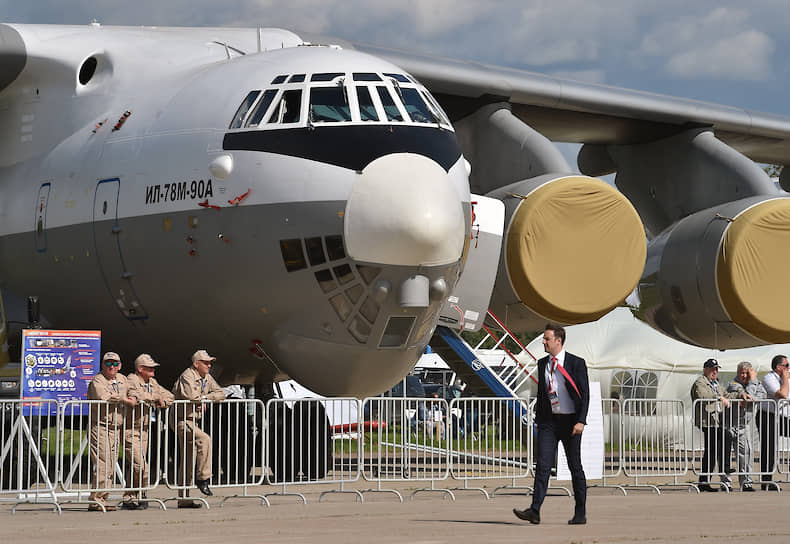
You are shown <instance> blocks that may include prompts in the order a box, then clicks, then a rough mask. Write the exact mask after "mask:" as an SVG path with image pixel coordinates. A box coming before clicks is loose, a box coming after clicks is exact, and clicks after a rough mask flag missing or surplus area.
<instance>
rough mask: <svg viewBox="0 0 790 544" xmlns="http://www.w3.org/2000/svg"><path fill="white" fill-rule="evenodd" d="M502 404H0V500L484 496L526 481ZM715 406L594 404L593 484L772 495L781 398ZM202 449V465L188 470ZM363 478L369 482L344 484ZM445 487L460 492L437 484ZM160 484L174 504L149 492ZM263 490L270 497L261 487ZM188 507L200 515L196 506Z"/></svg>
mask: <svg viewBox="0 0 790 544" xmlns="http://www.w3.org/2000/svg"><path fill="white" fill-rule="evenodd" d="M509 402H521V401H515V400H503V399H501V398H461V399H454V400H452V401H451V402H450V403H448V402H446V401H445V400H443V399H438V398H433V399H425V398H388V397H370V398H366V399H364V400H359V399H354V398H332V399H272V400H270V401H269V402H267V403H266V404H265V405H264V403H263V402H261V401H259V400H253V399H250V400H237V399H228V400H225V401H223V402H200V403H192V402H188V401H176V402H175V403H174V404H173V405H172V406H170V407H169V408H167V409H161V408H159V407H157V406H153V405H148V404H140V405H138V406H136V407H134V408H130V407H128V406H126V405H122V404H113V403H106V402H101V401H69V402H66V403H63V404H61V405H59V406H58V405H57V404H56V403H55V402H54V401H40V402H39V401H37V402H31V401H18V400H13V401H2V402H0V410H2V416H3V418H2V421H1V422H0V438H2V442H0V500H2V501H4V502H9V501H14V502H15V503H16V504H15V507H14V510H16V506H17V505H18V504H22V503H47V504H49V505H52V507H53V508H54V509H56V510H58V511H60V505H61V504H65V503H69V502H75V503H89V504H92V505H96V504H98V505H99V506H102V505H104V504H109V502H108V501H109V499H105V498H104V497H103V495H105V494H113V496H114V497H115V498H118V497H119V496H120V495H121V494H122V495H123V497H124V499H127V500H134V501H135V502H138V503H139V502H145V503H149V502H156V503H157V504H159V505H160V507H161V508H163V509H164V508H165V502H166V501H169V500H175V499H178V498H184V497H185V496H187V495H189V493H190V492H191V491H192V490H194V489H195V487H196V482H197V480H198V479H206V478H210V479H209V481H208V483H209V485H210V487H212V488H215V489H217V488H219V489H223V488H225V492H224V493H223V494H222V495H223V496H224V498H223V500H222V503H224V501H225V500H227V499H229V498H233V497H251V498H256V499H259V500H260V501H261V503H262V504H269V501H268V499H267V497H269V496H272V495H295V496H297V497H299V498H300V499H301V501H303V502H306V499H305V497H304V495H303V494H302V493H298V492H295V491H293V490H294V489H298V487H297V486H300V485H304V484H316V485H322V486H325V490H324V491H323V492H322V493H321V494H320V497H319V500H321V499H323V497H324V496H325V494H327V493H353V494H355V495H356V497H357V499H358V500H359V501H363V500H364V494H365V493H368V492H388V493H394V494H395V495H396V496H397V497H398V498H399V499H400V500H403V497H402V496H401V493H400V491H398V490H397V489H392V487H396V486H394V485H393V484H394V483H396V482H400V483H403V482H414V483H418V485H421V484H424V485H423V486H422V487H420V488H419V489H417V490H416V491H414V492H413V493H412V496H414V495H416V494H417V493H420V492H438V493H443V494H445V496H448V497H450V498H453V499H454V498H455V495H454V493H453V492H454V491H455V492H457V491H465V490H469V491H475V492H480V493H482V494H483V495H484V496H485V497H486V498H488V497H490V494H489V491H488V490H487V489H486V487H487V486H486V485H484V484H483V482H496V483H501V482H502V481H503V480H505V481H507V480H509V481H510V485H505V486H501V487H498V488H496V489H495V490H494V493H496V492H497V491H498V490H499V489H503V488H507V489H526V490H529V489H531V488H530V487H529V486H528V485H526V484H525V480H526V479H527V478H528V477H529V476H530V475H531V474H532V465H533V460H534V459H533V458H534V452H533V449H534V425H533V423H532V420H531V419H530V420H529V421H527V422H526V424H525V422H523V421H521V420H520V419H519V418H517V417H515V416H514V415H513V414H514V413H516V412H518V411H517V410H511V409H510V408H511V407H510V406H509V405H508V403H509ZM723 404H725V403H722V402H721V401H718V400H708V399H700V400H697V401H696V402H694V403H691V402H687V403H684V402H683V401H681V400H677V399H669V400H663V399H627V400H623V401H620V400H617V399H604V400H603V401H602V412H603V420H604V421H603V432H604V439H605V450H604V452H603V453H604V455H603V463H604V464H603V467H602V473H601V485H602V486H606V487H613V488H618V489H620V490H622V492H623V494H625V493H626V491H625V490H626V489H627V488H645V489H650V490H653V491H655V492H658V493H660V488H661V487H665V486H685V487H687V488H688V489H689V491H697V490H699V485H700V483H701V484H703V489H704V490H707V489H706V488H705V487H704V484H705V483H707V482H708V481H711V480H713V479H719V480H721V481H723V482H724V485H722V484H716V487H718V486H722V487H723V488H724V489H726V490H728V491H729V489H730V487H729V485H726V484H727V483H728V482H731V481H732V480H734V479H736V478H737V479H738V483H739V484H741V485H743V484H745V483H748V482H749V480H750V479H751V480H753V481H754V483H753V485H756V484H758V483H763V484H764V485H767V486H770V487H771V488H772V489H775V490H777V491H779V490H781V487H780V485H781V483H782V482H781V481H777V480H780V479H782V478H783V479H784V481H785V482H786V481H788V479H789V478H790V417H788V414H790V403H789V402H787V401H781V402H777V401H775V400H772V399H771V400H754V401H748V400H743V399H732V400H731V401H730V403H729V404H730V405H729V406H724V405H723ZM687 407H690V412H689V411H687V410H685V409H686V408H687ZM777 414H778V416H777ZM204 434H205V435H206V436H203V435H204ZM687 437H690V443H689V442H688V440H687ZM749 439H750V440H749ZM748 446H751V448H750V449H751V451H748ZM206 451H210V453H211V455H210V456H209V457H210V458H211V459H212V464H211V465H210V466H205V465H200V464H199V460H200V459H201V458H202V455H204V454H205V453H204V452H206ZM706 452H708V455H707V456H706ZM710 459H714V460H716V459H718V460H719V462H714V463H711V461H710ZM146 466H147V467H149V469H148V470H145V467H146ZM776 474H778V475H779V477H778V478H777V480H772V481H770V483H769V482H768V481H767V480H768V479H769V478H773V477H774V476H775V475H776ZM689 477H693V480H692V479H690V478H689ZM360 479H364V480H365V481H366V482H370V483H373V484H375V488H372V489H364V490H363V489H361V487H362V486H359V485H357V486H354V487H356V488H359V489H347V486H348V485H349V484H351V483H352V482H356V481H358V480H360ZM449 479H452V480H453V481H454V482H457V483H458V484H459V485H457V486H455V487H453V486H452V485H448V480H449ZM697 479H699V481H694V480H697ZM624 480H625V481H624ZM659 480H660V481H659ZM683 480H685V481H683ZM763 480H766V481H763ZM161 483H164V484H165V486H166V488H167V489H169V490H172V491H173V492H174V493H173V495H174V496H172V497H165V498H161V495H162V492H161V489H162V488H161V487H160V484H161ZM529 483H531V482H529ZM551 483H552V484H556V483H557V482H556V478H555V477H553V478H552V482H551ZM388 484H389V485H388ZM264 486H273V487H275V488H276V487H279V488H280V490H279V491H275V492H269V493H264V492H263V490H265V489H266V488H265V487H264ZM157 488H159V491H158V492H157V493H155V494H154V493H151V492H152V491H153V490H154V489H157ZM555 488H556V487H555ZM743 488H744V489H745V487H743ZM234 490H235V491H237V494H231V493H232V492H233V491H234ZM149 495H151V496H153V495H156V497H160V498H154V497H152V498H149ZM190 498H191V499H192V500H195V499H197V500H201V501H203V502H204V504H205V505H206V506H208V502H207V501H205V499H203V498H202V497H190ZM119 500H120V499H119ZM222 503H221V504H222Z"/></svg>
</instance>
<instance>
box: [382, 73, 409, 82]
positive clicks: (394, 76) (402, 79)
mask: <svg viewBox="0 0 790 544" xmlns="http://www.w3.org/2000/svg"><path fill="white" fill-rule="evenodd" d="M384 75H385V76H387V77H391V78H392V79H394V80H395V81H400V82H401V83H411V81H409V78H407V77H406V76H404V75H403V74H384Z"/></svg>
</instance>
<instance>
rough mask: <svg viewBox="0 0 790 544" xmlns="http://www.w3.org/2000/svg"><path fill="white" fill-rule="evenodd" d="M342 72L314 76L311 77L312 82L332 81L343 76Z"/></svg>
mask: <svg viewBox="0 0 790 544" xmlns="http://www.w3.org/2000/svg"><path fill="white" fill-rule="evenodd" d="M342 75H343V74H342V73H341V72H326V73H322V74H313V75H312V76H310V81H332V80H333V79H335V78H338V77H340V76H342Z"/></svg>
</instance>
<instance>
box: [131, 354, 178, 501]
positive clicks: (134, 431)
mask: <svg viewBox="0 0 790 544" xmlns="http://www.w3.org/2000/svg"><path fill="white" fill-rule="evenodd" d="M158 366H159V363H157V362H156V361H154V359H153V357H151V356H150V355H148V354H147V353H142V354H140V355H139V356H138V357H137V359H135V360H134V368H135V372H133V373H131V374H129V376H128V377H127V378H126V380H127V383H128V384H129V389H128V391H129V393H128V394H129V397H131V398H134V399H135V400H136V401H137V405H136V406H134V407H132V406H128V407H127V408H126V431H125V433H124V451H125V453H126V462H127V463H129V465H130V467H131V478H130V479H129V485H128V486H127V487H130V488H138V489H142V488H145V487H149V486H150V485H151V482H150V480H149V477H148V438H149V429H150V426H151V420H152V416H155V412H154V410H156V409H157V408H165V407H166V406H170V405H171V404H173V399H174V397H173V394H172V393H171V392H170V391H168V390H167V389H165V388H164V387H162V386H161V385H159V382H157V381H156V378H154V373H155V369H156V367H158ZM139 493H140V497H141V499H145V498H146V494H145V491H144V490H141V491H139ZM136 495H137V493H136V492H134V491H128V492H126V493H125V494H124V496H123V503H122V504H121V508H125V509H129V510H134V509H137V508H148V503H147V502H145V501H144V500H140V501H139V502H137V503H136V502H134V499H135V498H136Z"/></svg>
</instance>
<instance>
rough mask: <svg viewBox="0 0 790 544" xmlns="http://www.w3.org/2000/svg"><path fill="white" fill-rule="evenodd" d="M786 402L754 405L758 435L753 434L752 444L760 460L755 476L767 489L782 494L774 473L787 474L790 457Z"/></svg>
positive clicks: (772, 400) (770, 400)
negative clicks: (789, 453)
mask: <svg viewBox="0 0 790 544" xmlns="http://www.w3.org/2000/svg"><path fill="white" fill-rule="evenodd" d="M787 402H788V401H787V400H779V401H777V400H776V399H767V400H761V401H757V402H755V407H754V420H755V423H756V425H755V427H756V429H757V436H755V435H754V433H753V434H752V439H753V442H752V444H753V449H754V450H755V451H757V452H758V455H757V457H758V458H757V463H756V465H757V468H756V470H755V471H754V472H753V474H754V475H755V476H756V475H759V480H760V482H759V483H760V485H761V486H764V487H765V489H770V490H776V491H781V487H780V486H779V484H778V483H777V482H775V481H774V480H773V477H774V473H775V472H777V471H778V472H779V473H780V474H786V473H787V461H788V457H790V456H789V455H788V449H790V443H788V440H789V439H788V437H790V409H788V404H787ZM755 479H756V478H755Z"/></svg>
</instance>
